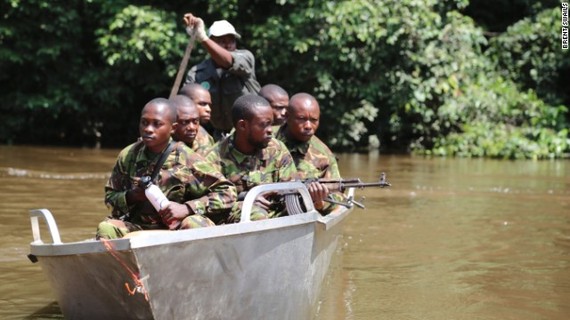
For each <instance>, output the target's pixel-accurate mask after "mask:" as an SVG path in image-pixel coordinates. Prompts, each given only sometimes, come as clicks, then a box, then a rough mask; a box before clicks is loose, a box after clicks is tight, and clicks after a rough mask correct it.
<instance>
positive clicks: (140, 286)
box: [101, 238, 148, 301]
mask: <svg viewBox="0 0 570 320" xmlns="http://www.w3.org/2000/svg"><path fill="white" fill-rule="evenodd" d="M101 242H103V245H104V246H105V249H107V252H109V253H110V254H111V255H112V256H113V258H115V260H117V262H119V263H120V264H121V266H123V268H125V270H126V271H127V273H128V274H129V275H130V276H131V278H132V279H133V282H134V283H135V286H134V287H133V288H132V289H131V287H130V286H129V283H128V282H125V288H126V289H127V292H128V293H129V296H134V295H135V293H137V292H138V293H141V294H143V295H144V298H145V300H146V301H148V292H147V291H146V288H145V287H144V283H143V280H145V279H146V278H147V277H148V275H147V276H146V277H144V278H142V279H141V278H140V277H139V274H138V272H134V271H133V269H131V267H129V266H128V265H127V263H126V262H125V261H124V260H123V259H122V258H121V257H119V255H118V254H117V250H115V248H113V244H112V243H111V241H109V240H107V239H103V238H101Z"/></svg>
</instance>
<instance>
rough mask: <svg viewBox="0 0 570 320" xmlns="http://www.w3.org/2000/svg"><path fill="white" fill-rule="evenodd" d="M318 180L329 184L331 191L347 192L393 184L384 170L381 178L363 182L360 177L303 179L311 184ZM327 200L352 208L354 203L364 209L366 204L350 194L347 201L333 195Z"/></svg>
mask: <svg viewBox="0 0 570 320" xmlns="http://www.w3.org/2000/svg"><path fill="white" fill-rule="evenodd" d="M314 181H318V182H319V183H321V184H324V185H326V186H327V188H328V189H329V191H330V192H343V193H344V192H345V191H346V190H347V189H350V188H356V189H364V188H369V187H380V188H385V187H390V186H392V184H391V183H390V182H388V181H386V173H384V172H382V173H381V174H380V179H379V180H378V181H377V182H362V181H361V180H360V178H352V179H307V180H305V181H303V183H305V185H308V184H310V183H311V182H314ZM325 201H326V202H329V203H332V204H337V205H341V206H345V207H347V208H352V205H356V206H357V207H359V208H361V209H364V205H363V204H362V203H360V202H358V201H355V200H354V197H353V196H352V195H351V196H348V198H347V199H346V202H342V201H337V200H334V199H333V198H332V197H331V195H330V194H329V196H328V197H327V199H325Z"/></svg>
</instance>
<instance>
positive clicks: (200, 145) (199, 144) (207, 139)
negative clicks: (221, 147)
mask: <svg viewBox="0 0 570 320" xmlns="http://www.w3.org/2000/svg"><path fill="white" fill-rule="evenodd" d="M214 143H215V142H214V138H212V136H211V135H210V134H209V133H208V131H206V129H204V127H202V126H200V128H199V129H198V134H196V139H194V143H192V150H194V151H196V153H199V154H200V155H201V156H205V155H206V154H208V151H210V149H211V148H212V147H213V146H214Z"/></svg>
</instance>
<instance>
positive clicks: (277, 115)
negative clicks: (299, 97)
mask: <svg viewBox="0 0 570 320" xmlns="http://www.w3.org/2000/svg"><path fill="white" fill-rule="evenodd" d="M267 100H268V101H269V103H270V104H271V108H272V109H273V125H274V126H280V125H282V124H284V123H285V120H287V107H288V105H289V97H288V96H281V95H273V96H270V97H268V99H267Z"/></svg>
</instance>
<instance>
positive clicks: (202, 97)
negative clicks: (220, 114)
mask: <svg viewBox="0 0 570 320" xmlns="http://www.w3.org/2000/svg"><path fill="white" fill-rule="evenodd" d="M178 94H180V95H183V96H187V97H188V98H190V99H192V101H194V104H195V105H196V107H198V113H199V114H200V125H201V126H203V127H206V126H210V125H211V124H210V118H211V117H212V108H211V106H212V96H211V95H210V92H209V91H208V90H206V88H204V87H202V86H201V85H199V84H197V83H189V84H186V85H184V86H183V87H182V88H181V89H180V91H178Z"/></svg>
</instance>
